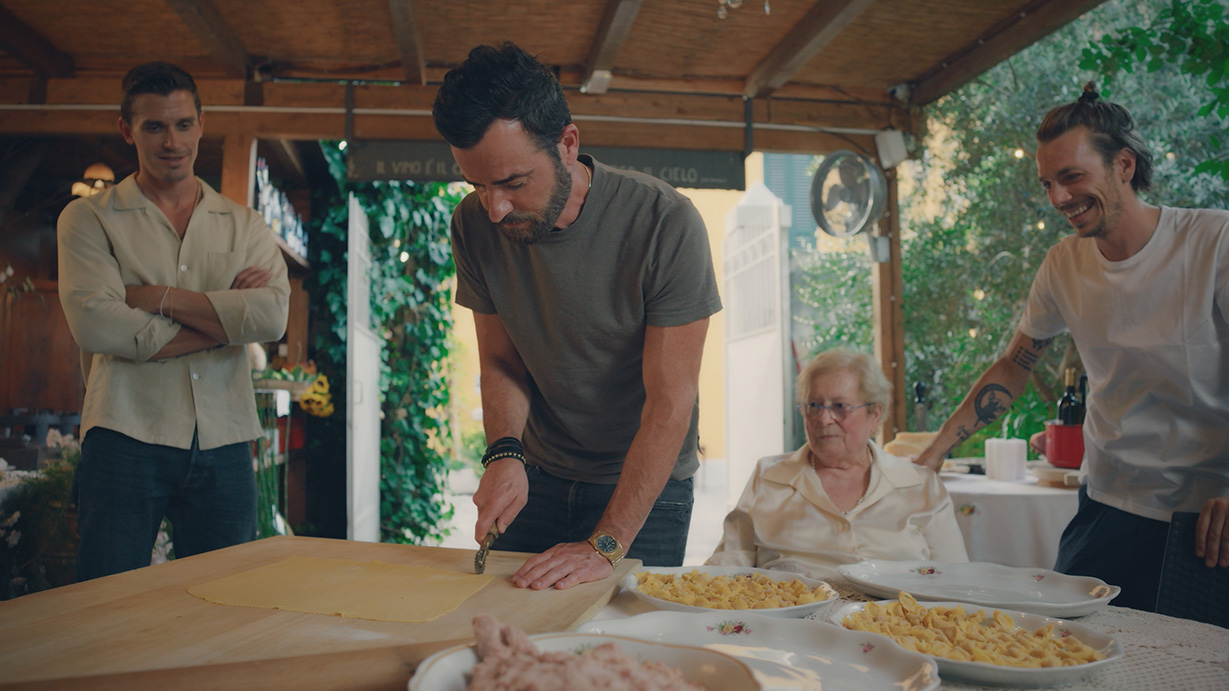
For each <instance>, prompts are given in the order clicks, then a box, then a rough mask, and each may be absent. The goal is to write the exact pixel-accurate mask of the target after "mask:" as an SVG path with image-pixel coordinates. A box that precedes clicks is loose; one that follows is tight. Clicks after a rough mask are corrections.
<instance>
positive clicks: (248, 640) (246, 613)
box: [0, 537, 640, 691]
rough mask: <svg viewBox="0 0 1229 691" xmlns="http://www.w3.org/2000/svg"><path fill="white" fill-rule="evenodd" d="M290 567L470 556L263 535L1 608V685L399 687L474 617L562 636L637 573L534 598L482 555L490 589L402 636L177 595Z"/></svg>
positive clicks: (498, 555) (501, 564) (503, 559)
mask: <svg viewBox="0 0 1229 691" xmlns="http://www.w3.org/2000/svg"><path fill="white" fill-rule="evenodd" d="M291 556H315V557H327V558H333V559H349V560H354V561H374V560H379V561H383V562H387V563H391V564H405V565H408V566H429V567H434V568H439V569H452V570H456V571H457V572H458V573H472V572H473V565H474V552H473V551H471V550H459V549H446V548H442V547H418V546H411V545H393V544H374V543H365V542H350V541H346V540H327V539H320V538H307V537H275V538H269V539H266V540H259V541H257V542H251V543H248V544H245V545H239V546H236V547H230V548H227V549H223V550H218V551H216V552H210V553H208V554H202V555H198V556H195V557H189V558H186V559H178V560H175V561H172V562H168V563H166V564H160V565H157V566H151V567H148V568H144V569H138V570H136V571H130V572H128V573H123V574H117V575H115V576H109V577H107V578H100V579H97V580H94V581H88V582H86V583H78V584H75V585H70V586H66V587H63V588H58V589H55V590H49V591H45V592H41V593H34V594H32V595H27V596H25V597H21V598H17V599H15V600H10V601H7V602H0V687H6V686H7V685H8V684H10V683H14V682H35V684H34V686H32V687H31V688H38V687H43V686H46V687H47V688H51V687H56V688H64V687H67V686H81V687H85V686H91V687H95V688H97V687H98V686H100V685H101V686H103V687H114V688H121V687H127V688H134V687H146V688H171V687H175V686H177V687H181V688H183V685H182V684H181V683H180V682H184V683H186V680H188V679H193V680H196V681H198V682H199V681H200V680H203V679H207V680H209V683H208V686H210V687H212V688H224V687H227V684H226V683H225V682H226V680H227V679H232V678H233V679H236V680H238V679H242V678H245V677H246V681H247V682H248V688H251V686H250V682H251V681H253V680H254V679H255V678H258V677H262V676H266V675H268V676H277V677H279V678H281V681H280V682H279V683H278V685H279V686H281V685H283V684H284V685H285V686H286V687H288V688H295V689H296V691H304V690H305V689H309V688H328V687H332V688H339V687H347V688H358V687H361V686H363V684H361V683H359V682H360V681H361V680H360V679H359V678H357V677H356V675H360V676H361V675H362V674H363V673H364V670H365V671H366V672H365V673H366V674H367V676H370V677H372V678H373V679H374V678H375V677H377V676H379V677H380V678H382V679H388V680H392V679H396V680H399V684H400V686H399V688H405V686H404V685H405V683H406V682H407V681H408V680H409V677H410V673H411V672H412V670H413V665H415V664H417V662H418V661H420V660H422V659H423V658H424V657H426V656H427V655H429V654H430V653H431V652H434V651H435V650H438V649H441V648H443V647H447V646H448V645H451V644H454V643H456V642H457V641H458V640H462V641H468V640H472V631H471V628H470V621H471V619H472V618H473V617H474V615H476V614H479V613H486V614H490V615H492V616H495V617H496V618H498V619H500V620H502V621H505V622H508V623H511V624H514V625H516V626H517V627H519V628H521V629H523V630H525V631H527V632H529V633H540V632H547V631H570V630H572V629H573V628H575V627H576V626H578V625H579V624H581V623H583V622H585V621H588V620H589V619H590V618H591V617H592V616H593V615H594V614H595V613H596V612H597V611H598V610H599V609H601V608H602V607H603V606H604V605H605V604H606V603H607V602H609V601H610V599H611V598H612V597H613V596H614V594H615V592H616V591H617V590H618V584H619V582H620V581H621V580H622V578H623V576H624V575H626V574H627V573H629V572H630V571H632V570H634V569H635V568H637V567H638V566H639V565H640V562H639V561H638V560H634V559H625V560H623V561H622V562H620V564H619V565H618V568H617V569H616V570H615V573H614V574H613V575H612V576H610V577H609V578H606V579H605V580H602V581H598V582H595V583H585V584H582V585H579V586H576V587H574V588H569V589H567V590H541V591H533V590H525V589H521V588H517V587H515V586H513V585H512V583H511V581H510V580H508V577H509V576H511V575H512V573H514V572H515V571H516V569H517V568H518V567H519V566H520V565H521V563H522V562H523V561H524V560H525V558H526V557H527V556H528V555H525V554H519V553H515V552H491V554H490V555H489V556H488V558H487V563H486V564H487V573H488V574H491V575H494V576H495V577H496V578H495V580H494V581H492V582H491V583H489V584H488V585H487V586H486V587H484V588H483V589H482V590H481V591H479V592H478V594H476V595H474V596H473V597H471V598H470V599H468V600H466V601H465V602H464V603H463V604H462V605H461V606H460V607H459V608H458V609H457V610H456V611H454V612H452V613H451V614H447V615H445V616H443V617H441V618H439V619H437V620H435V621H431V622H424V623H413V624H406V623H396V622H378V621H366V620H361V619H344V618H341V617H333V616H325V615H318V614H300V613H296V612H281V611H274V610H264V609H252V608H248V607H228V606H225V605H215V604H212V603H209V602H205V601H204V600H200V599H198V598H196V597H193V596H192V595H189V594H188V592H187V591H188V588H189V587H191V586H192V585H195V584H197V583H203V582H206V581H211V580H214V579H216V578H221V577H223V576H228V575H231V574H235V573H240V572H242V571H247V570H249V569H253V568H256V567H259V566H264V565H266V564H271V563H274V562H278V561H281V560H283V559H286V558H288V557H291ZM407 587H408V588H413V587H414V584H412V583H410V584H407ZM424 595H425V596H429V594H424ZM295 658H298V659H297V660H295ZM99 675H119V676H114V677H110V678H107V677H100V676H99ZM87 677H88V678H89V679H86V678H87ZM74 678H76V680H75V681H76V682H77V683H72V682H73V680H74ZM108 679H109V681H108ZM175 679H178V680H179V681H175ZM37 682H51V683H50V684H39V683H37ZM87 682H88V683H87ZM240 687H241V686H240V685H236V686H235V688H240ZM379 687H380V686H379V685H368V686H366V688H379Z"/></svg>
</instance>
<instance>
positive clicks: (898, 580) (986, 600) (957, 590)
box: [838, 560, 1122, 617]
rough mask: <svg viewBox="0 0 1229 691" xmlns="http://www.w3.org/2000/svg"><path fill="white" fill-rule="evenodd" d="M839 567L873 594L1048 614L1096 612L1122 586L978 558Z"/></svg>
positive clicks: (1073, 615) (867, 563)
mask: <svg viewBox="0 0 1229 691" xmlns="http://www.w3.org/2000/svg"><path fill="white" fill-rule="evenodd" d="M838 569H839V570H840V572H841V574H842V575H843V576H845V578H848V579H849V580H850V582H852V583H853V584H854V585H856V586H858V588H859V589H861V590H862V591H864V592H866V593H868V594H870V595H876V596H879V597H886V598H895V597H896V595H897V594H898V593H900V591H902V590H903V591H905V592H907V593H909V594H911V595H913V597H915V598H917V599H918V600H957V601H960V602H967V603H970V604H974V605H981V606H984V607H1000V608H1006V609H1018V610H1021V611H1024V612H1032V613H1033V614H1043V615H1045V616H1049V617H1082V616H1085V615H1087V614H1092V613H1093V612H1095V611H1097V610H1099V609H1101V608H1102V607H1104V606H1106V605H1108V604H1109V602H1110V600H1113V599H1114V598H1116V597H1118V593H1119V592H1120V591H1121V590H1122V589H1121V588H1119V587H1118V586H1116V585H1107V584H1106V583H1105V581H1103V580H1101V579H1099V578H1089V577H1087V576H1068V575H1067V574H1064V573H1058V572H1057V571H1050V570H1049V569H1031V568H1023V567H1016V566H1003V565H1002V564H991V563H989V562H979V561H974V562H966V563H950V562H938V561H887V560H871V561H862V562H858V563H857V564H843V565H841V566H840V567H838Z"/></svg>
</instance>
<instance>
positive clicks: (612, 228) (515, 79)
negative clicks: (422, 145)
mask: <svg viewBox="0 0 1229 691" xmlns="http://www.w3.org/2000/svg"><path fill="white" fill-rule="evenodd" d="M434 116H435V122H436V127H437V128H438V129H439V130H440V133H441V134H442V135H443V136H444V138H445V139H447V140H448V142H449V143H450V144H451V145H452V151H453V155H454V157H455V158H456V161H457V163H458V165H459V166H460V168H461V170H462V173H463V174H464V176H465V179H466V180H467V181H468V182H470V183H471V184H472V185H474V188H475V191H474V193H473V194H471V195H469V196H468V197H466V199H465V200H464V201H462V202H461V205H460V206H459V207H458V208H457V210H456V212H455V213H454V215H453V224H452V225H453V227H452V239H453V254H454V257H455V258H456V262H457V275H458V279H459V280H458V289H457V302H458V303H459V304H461V305H464V306H466V307H469V308H470V309H472V310H473V311H474V320H475V324H476V327H477V334H478V349H479V360H480V364H481V373H482V405H483V422H484V426H485V428H486V434H487V440H488V441H489V442H491V445H490V446H489V447H488V451H487V454H486V455H485V456H484V459H483V463H484V465H485V466H486V472H485V473H484V475H483V478H482V482H481V484H480V486H479V489H478V491H477V492H476V493H475V494H474V503H475V504H476V505H477V506H478V521H477V525H476V526H475V538H476V539H478V540H479V541H481V539H482V538H483V537H484V536H485V535H486V534H487V532H488V529H495V530H498V531H499V532H500V533H502V535H501V536H500V537H499V539H498V540H496V542H495V544H494V546H495V548H496V549H504V550H515V551H530V552H541V554H538V555H537V556H535V557H532V558H530V559H529V560H528V561H526V562H525V564H524V565H523V566H522V567H521V569H520V570H519V571H517V573H516V574H515V575H514V576H513V582H514V583H516V584H517V585H518V586H520V587H532V588H547V587H551V586H554V587H556V588H566V587H570V586H572V585H576V584H578V583H582V582H585V581H592V580H597V579H599V578H604V577H605V576H607V575H609V574H610V573H611V570H612V568H613V566H614V564H615V563H617V562H618V560H619V559H620V558H622V556H623V554H624V550H627V554H628V555H629V556H632V557H634V558H639V559H642V560H643V561H645V563H646V564H655V565H678V564H681V563H682V556H683V552H684V550H685V546H686V534H687V529H688V526H689V522H690V507H691V501H692V499H691V475H692V473H693V472H694V471H695V469H696V466H697V464H698V463H697V459H696V449H697V444H698V442H697V420H698V409H697V405H696V403H697V389H698V380H699V368H700V356H701V352H702V350H703V346H704V338H705V335H706V332H707V329H708V318H709V316H710V315H712V314H714V313H715V312H717V311H718V310H720V309H721V302H720V298H719V296H718V293H717V286H716V280H715V277H714V272H713V266H712V257H711V254H710V251H709V247H708V236H707V232H706V231H705V228H704V224H703V222H702V221H701V219H700V216H699V214H698V213H697V212H696V210H695V208H694V207H693V206H692V205H691V203H690V202H689V201H688V200H687V199H686V198H685V197H683V196H682V195H680V194H679V193H678V192H677V191H675V190H674V189H673V188H671V187H670V186H669V185H667V184H665V183H663V182H661V181H660V180H657V179H655V178H652V177H649V176H646V175H640V174H637V173H627V172H622V171H618V170H615V169H613V168H610V167H608V166H604V165H602V164H600V163H598V162H596V161H594V160H593V159H592V158H591V157H589V156H584V155H580V154H579V145H580V136H579V130H578V129H577V128H576V126H575V125H574V124H572V122H571V117H570V115H569V113H568V109H567V103H566V101H565V100H564V98H563V93H562V90H561V89H560V87H559V84H558V81H557V80H556V79H555V77H554V75H553V74H552V73H551V72H550V70H548V69H547V68H545V67H544V66H543V65H541V64H540V63H538V62H537V61H536V60H534V59H533V58H532V57H530V56H529V55H528V54H526V53H524V51H521V50H520V49H519V48H517V47H516V46H513V45H512V44H504V45H503V46H501V47H499V48H492V47H488V46H480V47H478V48H475V49H474V50H473V51H472V52H471V53H470V56H469V58H468V59H467V60H466V62H465V63H464V64H462V65H461V66H460V67H458V68H457V69H455V70H453V71H452V72H449V73H448V75H447V76H446V77H445V79H444V84H443V86H441V88H440V91H439V94H438V96H437V98H436V102H435V108H434Z"/></svg>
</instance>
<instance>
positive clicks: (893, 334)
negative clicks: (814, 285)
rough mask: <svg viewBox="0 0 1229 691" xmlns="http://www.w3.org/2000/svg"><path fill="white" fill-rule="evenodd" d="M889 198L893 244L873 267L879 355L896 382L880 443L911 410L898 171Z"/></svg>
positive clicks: (901, 427) (890, 178)
mask: <svg viewBox="0 0 1229 691" xmlns="http://www.w3.org/2000/svg"><path fill="white" fill-rule="evenodd" d="M886 175H887V187H888V200H887V204H886V210H885V211H884V214H883V217H882V218H880V219H879V230H880V234H881V235H883V236H885V237H887V238H888V243H889V246H890V247H891V254H890V258H889V259H888V261H887V262H884V263H878V262H876V263H875V264H874V265H873V266H872V268H871V281H872V283H873V286H874V297H873V302H874V305H875V316H874V319H875V358H876V359H877V360H879V364H880V366H881V367H883V373H884V375H885V376H887V378H888V383H890V384H891V385H892V403H891V406H890V407H889V408H888V410H887V412H886V415H884V418H883V427H882V428H881V429H880V430H879V443H880V444H886V443H887V442H890V441H892V440H893V439H895V438H896V434H897V433H898V432H903V431H905V429H906V419H907V415H908V411H907V409H906V403H905V402H906V400H907V399H906V392H905V333H904V311H903V309H902V303H903V298H904V289H903V287H904V281H903V278H902V275H901V256H900V209H899V207H898V204H897V189H896V171H895V169H893V170H889V171H886Z"/></svg>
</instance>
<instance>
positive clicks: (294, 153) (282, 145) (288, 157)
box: [260, 137, 309, 182]
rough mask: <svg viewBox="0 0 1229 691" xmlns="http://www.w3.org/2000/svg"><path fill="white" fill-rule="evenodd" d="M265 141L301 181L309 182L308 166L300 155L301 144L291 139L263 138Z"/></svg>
mask: <svg viewBox="0 0 1229 691" xmlns="http://www.w3.org/2000/svg"><path fill="white" fill-rule="evenodd" d="M260 141H261V142H263V143H267V144H268V145H269V146H270V147H271V148H272V149H273V150H274V155H275V156H278V157H279V158H281V159H282V161H283V162H285V164H286V166H287V167H288V168H290V171H291V172H292V173H293V174H294V175H295V176H296V177H297V179H298V180H299V181H300V182H307V180H308V179H309V178H308V175H307V166H306V165H304V164H303V157H302V156H300V155H299V145H298V144H296V143H295V142H294V141H293V140H290V139H283V138H280V137H279V138H277V139H262V140H260Z"/></svg>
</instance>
